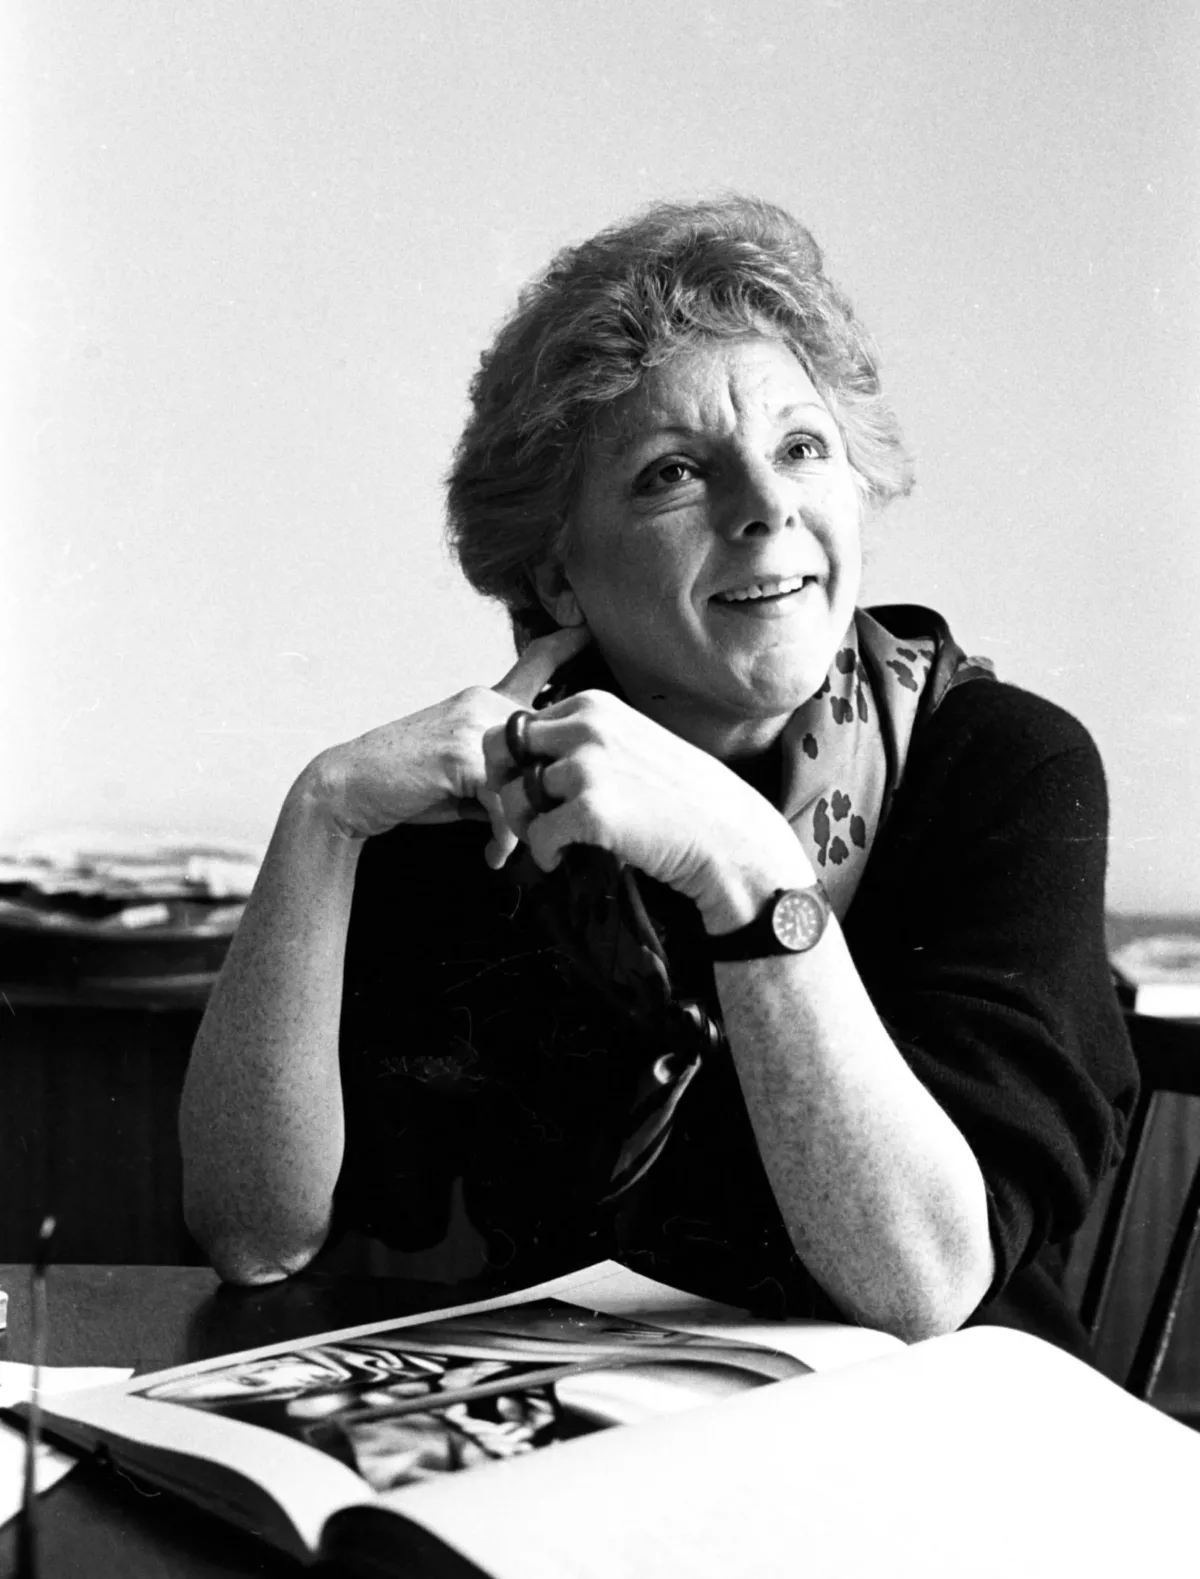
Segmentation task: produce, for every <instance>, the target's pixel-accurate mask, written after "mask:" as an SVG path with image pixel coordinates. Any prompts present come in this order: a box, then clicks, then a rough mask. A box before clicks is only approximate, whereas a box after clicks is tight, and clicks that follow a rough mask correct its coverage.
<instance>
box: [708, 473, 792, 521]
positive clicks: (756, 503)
mask: <svg viewBox="0 0 1200 1579" xmlns="http://www.w3.org/2000/svg"><path fill="white" fill-rule="evenodd" d="M731 482H732V486H731V487H730V491H729V498H728V499H727V500H726V508H725V511H724V512H723V513H724V516H725V529H726V533H727V535H728V536H730V537H770V536H772V535H773V534H774V533H776V532H782V531H783V530H784V528H785V527H789V526H798V525H799V524H800V520H801V516H800V502H799V500H798V498H797V497H796V487H795V484H794V483H793V482H792V481H791V480H790V479H789V478H787V477H781V476H780V475H779V473H778V472H777V471H776V470H775V468H774V467H773V466H768V465H764V464H759V465H747V466H745V467H742V468H739V473H738V475H737V477H736V478H735V479H731Z"/></svg>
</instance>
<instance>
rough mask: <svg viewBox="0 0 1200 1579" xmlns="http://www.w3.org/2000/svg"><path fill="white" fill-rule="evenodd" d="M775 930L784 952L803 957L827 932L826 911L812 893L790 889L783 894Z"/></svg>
mask: <svg viewBox="0 0 1200 1579" xmlns="http://www.w3.org/2000/svg"><path fill="white" fill-rule="evenodd" d="M771 926H772V928H773V930H774V932H775V936H776V937H777V938H778V939H779V941H780V942H781V943H782V944H783V946H784V948H786V949H790V950H791V951H792V952H793V953H794V954H800V953H803V951H804V950H805V949H810V948H812V946H813V944H814V943H815V942H816V941H817V939H818V938H819V937H820V936H821V933H822V932H824V930H825V907H824V905H823V904H822V903H821V901H820V900H819V899H818V898H817V896H816V894H814V893H813V892H812V891H811V890H809V889H803V888H793V889H790V890H789V891H788V892H787V893H786V894H780V896H779V899H778V901H777V902H776V905H775V909H774V912H773V913H772V916H771Z"/></svg>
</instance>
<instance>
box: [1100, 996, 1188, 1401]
mask: <svg viewBox="0 0 1200 1579" xmlns="http://www.w3.org/2000/svg"><path fill="white" fill-rule="evenodd" d="M1125 1023H1126V1025H1127V1027H1128V1030H1129V1037H1130V1041H1131V1042H1132V1044H1133V1051H1134V1055H1135V1057H1136V1058H1137V1064H1138V1070H1139V1073H1140V1075H1141V1091H1140V1093H1139V1095H1138V1101H1137V1106H1136V1107H1135V1109H1134V1112H1133V1116H1132V1118H1131V1120H1130V1125H1129V1133H1128V1136H1127V1139H1126V1146H1125V1155H1124V1157H1123V1159H1122V1161H1121V1164H1120V1167H1119V1168H1118V1170H1117V1173H1116V1175H1115V1177H1114V1180H1113V1186H1112V1192H1111V1194H1110V1196H1109V1199H1108V1203H1107V1206H1106V1208H1105V1210H1104V1216H1103V1219H1102V1221H1101V1225H1100V1231H1099V1234H1098V1237H1097V1240H1096V1248H1095V1251H1094V1254H1093V1257H1092V1263H1091V1268H1090V1270H1089V1273H1088V1277H1087V1282H1086V1284H1085V1286H1084V1291H1083V1295H1082V1297H1081V1299H1080V1302H1079V1314H1080V1318H1081V1319H1082V1321H1083V1324H1084V1326H1085V1328H1086V1329H1087V1332H1088V1335H1089V1337H1091V1338H1095V1336H1096V1334H1097V1332H1098V1331H1099V1329H1100V1325H1101V1322H1102V1320H1103V1318H1104V1313H1105V1310H1106V1308H1107V1306H1108V1303H1109V1300H1110V1297H1111V1294H1112V1289H1113V1283H1114V1277H1115V1272H1116V1266H1117V1260H1118V1255H1119V1252H1120V1249H1121V1246H1122V1244H1123V1243H1124V1241H1125V1238H1126V1235H1127V1232H1128V1229H1129V1219H1130V1209H1131V1205H1132V1202H1133V1199H1134V1195H1135V1192H1136V1189H1137V1185H1138V1181H1139V1179H1140V1178H1141V1177H1142V1175H1143V1173H1144V1172H1145V1169H1146V1160H1147V1154H1148V1151H1149V1139H1150V1132H1151V1128H1152V1122H1151V1121H1152V1119H1153V1116H1154V1111H1155V1108H1156V1106H1157V1103H1158V1099H1159V1097H1160V1096H1162V1095H1164V1094H1166V1093H1176V1094H1179V1095H1183V1096H1193V1097H1200V1024H1198V1023H1194V1022H1189V1021H1181V1020H1158V1019H1150V1018H1149V1017H1147V1016H1146V1015H1141V1014H1134V1013H1132V1012H1128V1013H1126V1016H1125ZM1198 1243H1200V1161H1198V1162H1197V1164H1196V1167H1195V1169H1194V1170H1193V1174H1192V1179H1191V1183H1190V1185H1189V1187H1188V1191H1187V1195H1186V1198H1185V1200H1184V1205H1183V1210H1182V1211H1181V1212H1180V1215H1179V1219H1178V1222H1177V1223H1176V1227H1175V1232H1174V1235H1173V1236H1172V1239H1171V1243H1170V1247H1169V1249H1168V1251H1167V1256H1166V1260H1165V1262H1164V1264H1163V1268H1162V1272H1161V1274H1160V1276H1159V1279H1158V1284H1157V1287H1156V1288H1155V1290H1154V1295H1153V1298H1152V1299H1151V1301H1150V1306H1149V1309H1148V1312H1147V1314H1146V1318H1145V1321H1144V1323H1143V1325H1142V1330H1141V1333H1140V1335H1139V1337H1138V1341H1137V1346H1136V1348H1135V1350H1134V1355H1133V1360H1132V1362H1131V1364H1130V1367H1129V1371H1128V1373H1127V1375H1126V1377H1125V1382H1124V1385H1125V1388H1126V1390H1127V1391H1129V1392H1131V1393H1133V1394H1134V1396H1135V1397H1137V1398H1141V1399H1143V1400H1148V1399H1149V1397H1150V1395H1151V1393H1152V1392H1153V1391H1154V1386H1155V1383H1156V1382H1157V1381H1158V1377H1159V1373H1160V1372H1161V1370H1162V1365H1163V1360H1164V1359H1165V1358H1166V1354H1167V1349H1168V1347H1169V1345H1170V1342H1171V1335H1172V1332H1173V1330H1174V1328H1175V1323H1176V1319H1177V1317H1178V1315H1179V1309H1180V1305H1181V1303H1182V1300H1183V1293H1184V1289H1185V1287H1186V1285H1187V1278H1188V1272H1189V1270H1190V1268H1191V1264H1192V1261H1193V1259H1194V1256H1195V1252H1196V1247H1197V1244H1198Z"/></svg>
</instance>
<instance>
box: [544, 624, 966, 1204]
mask: <svg viewBox="0 0 1200 1579" xmlns="http://www.w3.org/2000/svg"><path fill="white" fill-rule="evenodd" d="M581 657H582V659H583V660H585V663H584V664H583V666H582V668H580V667H577V665H578V663H579V661H578V660H577V661H576V665H572V666H570V667H571V682H570V683H569V684H567V685H566V686H560V687H556V688H555V689H553V690H551V691H549V692H547V693H546V694H545V695H544V696H543V697H542V698H541V699H540V701H541V705H548V704H549V703H550V702H554V701H559V700H561V699H562V697H563V695H565V694H570V693H571V692H572V691H574V690H581V689H584V688H586V687H588V686H596V685H601V686H604V687H605V688H606V689H616V687H615V685H614V684H613V682H612V679H611V676H609V675H608V674H607V671H606V670H605V671H604V672H603V673H599V672H598V668H599V667H602V666H601V665H600V664H599V659H598V655H596V654H595V653H594V651H593V650H592V649H589V650H588V652H587V653H585V654H583V655H581ZM992 674H993V670H992V665H991V663H990V661H989V660H988V659H986V658H968V657H967V656H966V655H965V653H963V651H962V649H961V648H959V647H958V646H957V644H956V643H955V642H954V640H953V638H952V637H951V635H950V632H949V630H948V629H947V627H946V625H945V622H944V621H943V620H942V619H941V617H940V616H939V615H937V614H935V613H933V611H932V610H929V609H923V608H919V607H916V606H905V605H901V606H895V607H890V608H881V609H877V610H875V611H873V612H870V611H867V610H859V611H858V612H857V613H856V614H855V617H854V620H853V622H852V624H851V626H850V628H849V630H848V631H847V632H846V638H845V641H844V642H843V643H842V645H841V646H840V647H839V649H838V651H837V653H836V655H835V657H834V660H833V663H832V665H831V666H830V669H829V673H828V674H827V675H826V677H825V681H824V684H823V685H822V686H821V688H820V690H819V691H817V692H816V693H815V695H813V696H812V697H810V698H809V700H808V701H807V702H805V703H804V704H803V705H802V706H801V707H799V708H797V710H796V712H795V713H794V714H793V715H792V717H791V719H790V720H789V721H788V723H787V725H786V727H785V729H784V731H783V735H782V737H781V742H780V748H781V752H782V779H781V785H782V788H781V798H780V802H779V809H780V810H781V811H782V813H783V815H784V816H785V817H786V818H787V820H788V822H789V823H790V825H791V827H792V828H793V830H794V831H795V834H796V837H797V839H799V841H800V843H801V845H802V846H803V847H804V849H805V851H806V852H807V854H808V856H809V858H810V860H811V861H812V864H813V869H814V871H815V872H816V873H817V876H818V877H819V878H820V880H821V882H822V883H823V884H824V885H825V888H826V891H827V892H828V894H829V898H830V903H831V905H832V907H833V910H834V913H835V914H836V915H837V917H838V919H839V920H841V919H844V917H845V915H846V913H847V911H848V910H849V908H850V904H851V901H852V900H853V898H854V894H855V890H856V889H857V887H858V883H859V880H860V879H861V877H862V874H863V871H864V869H865V867H866V863H867V860H868V858H869V856H870V853H871V847H872V845H873V843H874V841H875V839H876V837H877V836H878V833H879V830H880V828H881V826H882V825H883V823H884V821H885V820H886V817H887V814H888V811H889V809H890V807H891V804H892V800H893V798H894V796H895V793H896V789H897V786H898V785H899V783H900V780H901V778H902V776H903V773H904V763H905V759H906V757H907V754H908V746H909V741H910V740H911V738H912V733H913V730H914V728H916V726H917V725H918V723H919V722H920V720H921V719H922V718H924V717H926V716H927V715H928V714H929V713H931V712H932V711H933V710H934V708H936V707H937V706H938V704H939V703H940V702H941V700H942V699H943V697H944V696H945V695H946V694H947V692H948V691H950V690H951V689H952V688H953V687H955V686H957V685H959V684H961V683H963V682H964V681H966V680H972V679H976V678H981V677H987V676H991V675H992ZM581 675H582V680H581ZM515 875H516V876H517V878H518V880H519V881H520V883H521V886H522V888H524V889H525V890H526V892H527V894H528V895H529V897H530V899H531V901H532V902H533V903H534V904H535V905H536V906H537V907H538V909H539V911H540V913H541V916H542V920H543V924H544V925H545V926H546V928H547V929H548V930H549V932H550V934H551V936H552V937H553V939H554V941H555V943H556V944H557V946H558V947H559V948H560V949H561V950H562V951H563V953H564V954H565V955H566V956H567V958H568V959H569V961H570V964H571V967H572V968H573V970H574V972H575V973H576V974H577V975H578V976H579V977H580V978H581V985H586V987H587V988H589V989H590V990H592V991H593V992H596V993H598V994H599V995H600V996H601V997H602V998H603V999H604V1000H605V1001H606V1002H607V1003H608V1005H609V1007H610V1008H613V1009H615V1010H616V1011H617V1013H618V1017H619V1019H621V1020H626V1021H627V1022H628V1025H629V1031H630V1043H631V1045H633V1046H637V1047H639V1048H641V1049H645V1050H646V1051H645V1052H644V1053H643V1054H642V1056H641V1057H640V1058H639V1060H638V1064H637V1068H636V1070H635V1073H634V1079H633V1090H632V1092H631V1102H630V1108H629V1117H628V1120H627V1122H626V1124H625V1126H624V1138H623V1140H622V1141H621V1144H620V1146H619V1148H618V1150H617V1154H616V1157H615V1160H614V1162H613V1165H612V1170H611V1174H610V1176H609V1178H608V1181H607V1185H606V1186H605V1188H604V1193H603V1200H604V1201H605V1202H612V1201H615V1200H616V1199H617V1197H619V1196H621V1195H623V1194H624V1193H625V1192H626V1191H627V1190H629V1189H630V1187H631V1186H632V1185H633V1184H635V1183H636V1182H637V1181H638V1180H639V1179H640V1178H641V1177H642V1176H643V1175H644V1174H645V1173H646V1171H647V1170H648V1169H649V1168H650V1167H651V1166H652V1165H653V1164H654V1162H655V1161H656V1159H657V1158H658V1156H659V1155H660V1154H661V1152H662V1150H663V1148H664V1146H665V1145H666V1142H667V1138H668V1136H669V1133H670V1127H671V1121H672V1118H673V1117H674V1114H675V1110H676V1108H677V1106H678V1104H679V1101H680V1099H681V1098H682V1096H683V1093H684V1091H685V1090H686V1089H687V1087H688V1085H689V1084H690V1082H691V1080H692V1079H693V1078H694V1076H695V1075H696V1073H697V1071H698V1069H699V1067H700V1063H701V1060H702V1058H703V1057H704V1056H705V1054H706V1053H708V1052H712V1051H715V1050H717V1049H718V1048H720V1046H721V1045H722V1043H723V1040H724V1033H723V1031H722V1029H721V1027H720V1025H719V1023H718V1022H717V1021H716V1020H715V1019H714V1017H713V1015H712V1014H711V1013H710V1012H709V1009H708V1008H706V1007H705V1005H704V1003H702V1002H701V998H702V997H707V994H705V993H704V991H703V988H702V987H701V986H700V984H699V983H698V982H697V981H696V980H695V979H694V978H695V976H696V970H695V964H694V961H691V962H689V961H688V960H684V959H682V958H680V957H679V955H678V951H677V957H676V961H675V963H674V964H673V963H672V961H671V958H670V950H671V944H672V937H671V935H670V932H669V930H668V932H667V933H666V935H661V934H660V929H659V927H658V926H656V925H655V922H654V921H653V920H652V919H651V916H650V913H649V911H648V909H647V905H646V901H645V895H644V894H643V891H642V889H643V885H644V884H645V879H644V878H642V879H639V877H638V876H637V874H636V873H635V872H634V871H633V870H632V868H630V867H626V866H622V865H621V864H620V863H619V862H617V861H616V860H615V859H614V858H613V857H612V856H610V855H609V854H608V853H607V852H605V851H601V850H593V849H584V848H575V849H573V850H571V851H570V852H569V856H568V858H567V859H565V860H564V861H563V862H562V863H561V865H560V866H559V868H558V869H557V871H555V872H554V873H551V874H549V876H547V875H546V874H544V873H542V872H541V871H539V869H538V868H537V867H536V866H535V865H534V863H533V861H532V859H531V858H530V857H529V855H528V852H527V851H524V852H523V853H522V855H521V856H520V857H518V859H517V867H516V873H515ZM684 982H686V988H685V987H684V986H683V985H681V984H682V983H684Z"/></svg>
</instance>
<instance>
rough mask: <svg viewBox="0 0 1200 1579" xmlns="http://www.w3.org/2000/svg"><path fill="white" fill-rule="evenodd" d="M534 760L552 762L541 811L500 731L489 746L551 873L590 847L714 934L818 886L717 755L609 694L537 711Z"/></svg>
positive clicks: (507, 803)
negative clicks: (669, 892) (648, 880)
mask: <svg viewBox="0 0 1200 1579" xmlns="http://www.w3.org/2000/svg"><path fill="white" fill-rule="evenodd" d="M525 740H526V745H527V749H528V751H529V753H530V754H531V755H533V756H536V757H541V758H543V759H548V760H546V762H545V766H544V768H543V769H542V786H543V788H544V791H545V794H546V795H547V796H549V797H552V798H553V799H554V800H555V801H557V802H559V803H560V804H558V805H556V806H554V807H552V808H550V809H547V810H544V811H541V812H538V811H537V810H536V809H535V808H534V807H532V806H531V804H530V799H529V795H528V793H527V791H526V787H525V781H524V776H523V774H521V772H520V771H519V766H518V764H516V763H515V762H514V760H513V757H512V755H511V754H510V752H509V749H508V744H507V742H506V739H505V730H504V728H503V726H502V725H500V726H497V727H493V728H492V729H489V730H488V732H487V734H486V735H485V737H484V747H483V749H484V755H485V757H486V759H487V769H488V785H489V787H490V789H491V791H492V792H493V793H494V794H495V795H496V796H497V797H498V801H499V805H500V807H501V809H502V815H503V817H504V819H505V825H506V827H507V828H508V829H509V830H511V835H515V836H516V837H518V838H520V839H522V840H523V841H524V842H525V843H526V844H528V846H529V848H530V851H531V853H532V855H533V858H534V860H535V861H536V862H537V864H538V865H539V866H540V867H541V868H542V870H543V871H552V870H553V869H554V868H555V867H556V866H557V865H558V864H559V862H560V861H561V859H562V853H563V851H564V850H565V849H566V848H567V846H568V845H572V844H591V845H597V846H599V847H600V848H601V849H605V850H611V851H612V853H613V854H614V855H616V856H617V857H619V859H621V860H623V861H626V862H628V864H629V865H630V866H634V867H637V868H638V869H639V870H640V871H643V872H645V873H647V875H648V876H650V877H654V878H657V879H658V880H659V881H660V882H663V883H666V884H668V885H669V886H670V887H672V888H674V889H677V890H678V891H679V892H680V893H683V894H686V895H687V896H688V897H689V898H690V899H692V900H693V901H694V902H695V904H696V905H697V907H698V908H699V910H700V912H701V915H702V917H703V918H704V921H705V925H706V926H707V927H708V930H709V931H714V932H715V931H727V930H729V929H730V928H732V927H734V926H739V925H742V924H744V923H745V922H747V921H749V920H750V919H751V918H752V917H753V916H754V915H756V914H757V912H758V909H759V908H760V906H761V905H762V903H763V901H764V900H765V899H766V898H767V897H768V896H769V895H770V894H772V893H774V891H775V889H776V888H779V887H788V886H800V885H803V884H805V883H811V882H812V881H814V878H813V875H812V869H811V866H810V864H809V862H808V858H807V857H806V856H805V854H804V852H803V850H802V849H801V848H800V845H799V843H798V842H797V840H796V837H795V835H794V834H793V833H792V830H791V829H790V828H789V826H788V824H787V823H786V821H785V820H784V819H783V818H782V817H781V816H780V814H779V813H778V812H777V811H776V810H775V808H774V807H773V806H771V804H770V803H769V802H768V801H767V800H765V799H764V797H763V796H761V795H760V794H758V792H757V791H756V790H753V789H751V787H750V786H749V785H748V784H746V783H745V782H744V781H743V780H742V779H740V778H738V776H737V774H736V773H733V772H731V771H730V770H729V769H728V768H727V767H726V766H725V765H724V764H723V763H722V762H720V761H718V760H717V758H715V757H713V756H710V755H709V754H708V753H707V752H706V751H701V750H700V749H699V748H698V747H696V746H693V745H690V744H689V743H688V742H687V741H685V740H682V739H680V738H679V736H678V735H675V734H672V733H671V732H670V731H669V730H667V729H664V728H663V727H662V726H661V725H660V724H656V723H655V722H654V721H653V720H652V719H649V718H647V717H646V716H645V715H644V714H642V713H639V712H637V711H636V710H635V709H634V708H632V707H630V706H628V704H627V703H625V702H622V701H621V700H620V699H619V698H617V697H615V696H612V695H610V694H609V693H607V692H604V691H583V692H581V693H580V694H579V695H578V696H573V697H569V698H568V699H567V700H566V701H564V702H559V703H557V704H555V705H554V706H553V707H548V708H545V709H544V710H543V711H541V712H539V713H534V714H533V715H532V716H531V717H530V718H529V719H528V721H527V726H526V733H525Z"/></svg>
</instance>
